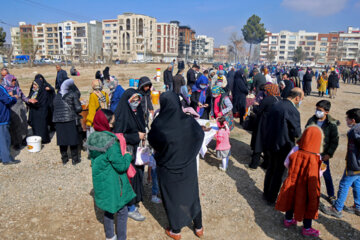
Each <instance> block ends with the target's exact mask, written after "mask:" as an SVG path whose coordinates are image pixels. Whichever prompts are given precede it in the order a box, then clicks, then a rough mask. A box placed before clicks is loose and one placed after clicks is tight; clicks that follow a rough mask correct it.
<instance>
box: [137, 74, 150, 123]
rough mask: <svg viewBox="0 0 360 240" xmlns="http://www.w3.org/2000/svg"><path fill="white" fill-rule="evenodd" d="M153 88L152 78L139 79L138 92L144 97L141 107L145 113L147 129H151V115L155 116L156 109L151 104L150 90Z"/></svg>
mask: <svg viewBox="0 0 360 240" xmlns="http://www.w3.org/2000/svg"><path fill="white" fill-rule="evenodd" d="M151 86H152V83H151V81H150V78H148V77H141V78H140V79H139V87H138V92H139V93H140V94H141V95H142V98H141V107H142V110H143V112H144V118H145V124H146V127H149V117H150V114H151V115H152V116H154V107H153V105H152V102H151V90H150V89H151Z"/></svg>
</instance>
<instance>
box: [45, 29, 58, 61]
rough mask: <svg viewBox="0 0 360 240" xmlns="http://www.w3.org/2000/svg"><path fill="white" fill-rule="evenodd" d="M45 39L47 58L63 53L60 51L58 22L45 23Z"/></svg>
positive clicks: (56, 56)
mask: <svg viewBox="0 0 360 240" xmlns="http://www.w3.org/2000/svg"><path fill="white" fill-rule="evenodd" d="M44 30H45V31H44V41H45V49H44V50H43V51H45V53H44V55H45V57H47V58H51V57H55V58H58V57H59V55H61V53H60V51H59V33H58V24H57V23H54V24H45V26H44Z"/></svg>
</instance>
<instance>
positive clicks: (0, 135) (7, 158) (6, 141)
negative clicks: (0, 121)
mask: <svg viewBox="0 0 360 240" xmlns="http://www.w3.org/2000/svg"><path fill="white" fill-rule="evenodd" d="M9 127H10V125H9V124H5V125H0V159H1V161H2V162H3V163H7V162H11V161H13V160H14V159H13V157H12V156H11V154H10V144H11V136H10V131H9Z"/></svg>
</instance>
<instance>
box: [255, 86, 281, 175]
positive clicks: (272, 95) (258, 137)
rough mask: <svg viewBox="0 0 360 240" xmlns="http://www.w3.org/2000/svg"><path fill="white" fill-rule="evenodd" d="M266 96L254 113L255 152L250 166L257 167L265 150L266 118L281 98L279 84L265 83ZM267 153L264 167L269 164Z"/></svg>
mask: <svg viewBox="0 0 360 240" xmlns="http://www.w3.org/2000/svg"><path fill="white" fill-rule="evenodd" d="M264 93H265V97H264V99H263V100H262V101H261V102H260V104H259V105H258V106H255V107H254V113H255V114H256V118H255V123H254V126H255V128H254V130H253V132H252V135H251V149H252V150H253V154H252V156H251V163H250V164H249V168H252V169H256V168H257V167H258V166H259V164H260V156H261V153H262V152H263V147H262V144H263V141H262V138H263V134H264V132H265V131H266V128H265V126H266V124H265V122H266V119H267V115H268V113H269V111H270V108H271V106H272V105H273V104H275V103H276V102H278V101H280V100H281V97H280V90H279V87H278V85H277V84H266V85H264ZM267 163H268V162H267V154H266V153H264V164H263V165H262V166H263V167H264V168H266V166H267Z"/></svg>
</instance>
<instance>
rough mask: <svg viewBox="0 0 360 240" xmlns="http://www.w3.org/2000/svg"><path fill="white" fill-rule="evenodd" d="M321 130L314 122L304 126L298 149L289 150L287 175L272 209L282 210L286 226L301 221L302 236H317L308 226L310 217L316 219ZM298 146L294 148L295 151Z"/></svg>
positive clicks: (318, 196) (318, 199)
mask: <svg viewBox="0 0 360 240" xmlns="http://www.w3.org/2000/svg"><path fill="white" fill-rule="evenodd" d="M322 145H323V132H322V130H321V128H320V127H318V126H316V125H312V126H309V127H308V128H306V129H305V131H304V133H303V135H302V136H301V138H300V139H299V141H298V148H296V149H295V148H294V149H293V150H292V152H293V153H292V154H291V155H290V156H288V158H287V160H288V161H285V165H287V167H288V176H287V178H286V180H285V181H284V183H283V185H282V187H281V190H280V194H279V196H278V198H277V202H276V206H275V208H276V209H277V210H279V211H282V212H286V214H285V219H284V226H285V227H286V228H288V227H291V226H293V225H296V224H297V221H303V224H304V227H303V229H302V235H303V236H305V237H306V236H311V237H318V236H319V234H320V232H319V231H318V230H316V229H313V228H312V227H311V223H312V219H317V218H318V209H319V204H320V169H321V168H320V167H321V156H320V153H321V152H322ZM297 149H298V150H297Z"/></svg>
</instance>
